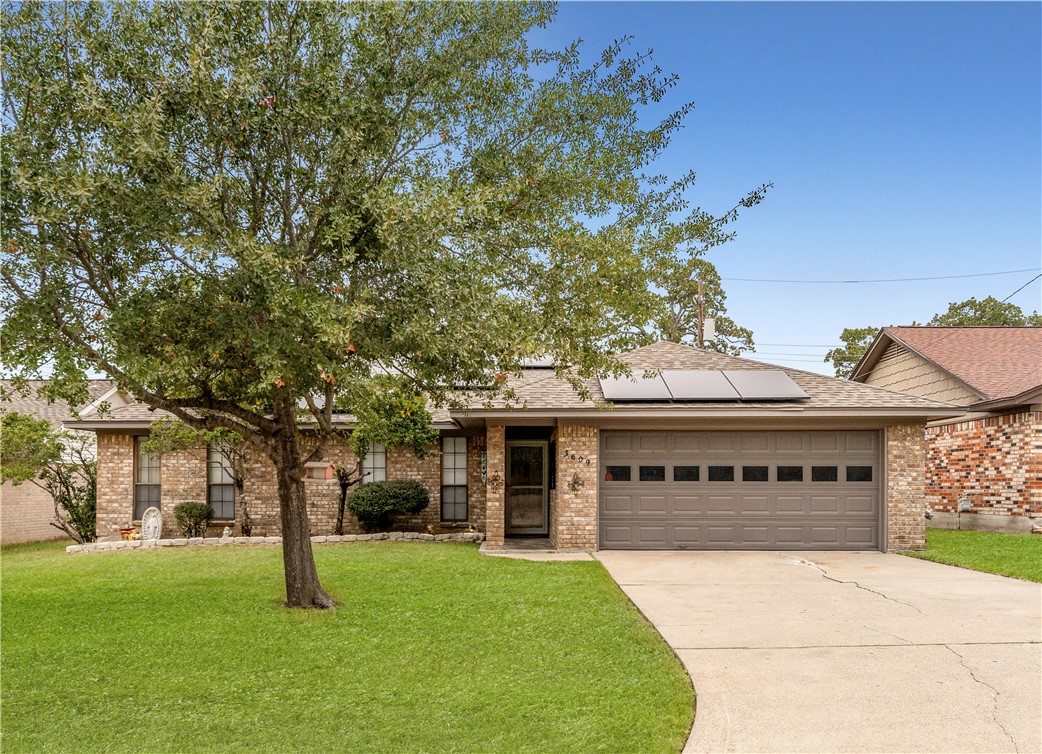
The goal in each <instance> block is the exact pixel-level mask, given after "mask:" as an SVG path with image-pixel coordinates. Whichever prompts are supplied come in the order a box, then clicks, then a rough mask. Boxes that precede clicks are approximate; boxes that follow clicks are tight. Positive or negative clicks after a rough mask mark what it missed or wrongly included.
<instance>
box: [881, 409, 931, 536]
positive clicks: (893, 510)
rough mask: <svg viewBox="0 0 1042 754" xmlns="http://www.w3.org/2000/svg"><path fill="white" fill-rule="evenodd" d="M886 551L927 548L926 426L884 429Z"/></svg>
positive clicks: (905, 425) (911, 425)
mask: <svg viewBox="0 0 1042 754" xmlns="http://www.w3.org/2000/svg"><path fill="white" fill-rule="evenodd" d="M886 501H887V511H886V518H887V526H886V545H887V549H888V550H923V549H925V548H926V518H925V516H924V509H925V508H926V426H925V424H899V425H893V426H890V427H887V428H886Z"/></svg>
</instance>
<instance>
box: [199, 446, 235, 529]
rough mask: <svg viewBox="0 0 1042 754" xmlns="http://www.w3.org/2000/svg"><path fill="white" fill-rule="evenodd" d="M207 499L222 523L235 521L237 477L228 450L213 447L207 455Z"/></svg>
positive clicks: (214, 514)
mask: <svg viewBox="0 0 1042 754" xmlns="http://www.w3.org/2000/svg"><path fill="white" fill-rule="evenodd" d="M206 499H207V502H208V503H210V507H211V508H213V517H214V518H215V519H218V520H221V521H232V520H234V519H235V476H234V474H232V462H231V459H230V458H229V457H228V451H227V449H226V448H222V447H221V446H219V445H211V446H210V447H209V448H208V449H207V454H206Z"/></svg>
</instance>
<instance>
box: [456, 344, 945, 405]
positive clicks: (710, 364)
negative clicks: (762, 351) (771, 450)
mask: <svg viewBox="0 0 1042 754" xmlns="http://www.w3.org/2000/svg"><path fill="white" fill-rule="evenodd" d="M619 358H620V360H621V361H623V362H625V363H626V364H628V365H629V366H630V368H631V370H632V371H633V373H634V375H639V374H640V373H642V372H643V371H645V370H660V369H734V370H747V369H750V370H751V369H759V370H764V369H771V370H779V371H782V372H784V373H785V374H787V375H788V376H789V377H790V378H791V379H792V381H793V382H795V383H796V384H797V385H799V386H800V387H801V388H803V390H804V391H805V392H806V393H807V394H808V395H809V396H810V398H809V399H808V400H802V401H799V402H797V405H800V406H804V407H807V408H812V409H814V408H827V409H858V408H864V409H929V410H937V409H943V408H948V407H949V406H948V404H946V403H941V402H939V401H934V400H930V399H927V398H918V397H916V396H912V395H906V394H904V393H897V392H893V391H890V390H883V389H881V388H876V387H871V386H869V385H862V384H860V383H857V382H850V381H848V380H842V379H838V378H836V377H826V376H825V375H821V374H815V373H813V372H805V371H802V370H799V369H787V368H785V367H780V366H777V365H775V364H767V363H764V362H760V361H753V360H751V359H743V358H739V357H736V356H727V355H725V354H720V353H716V352H714V351H705V350H702V349H699V348H695V347H693V346H688V345H684V344H681V343H668V342H665V341H660V342H658V343H653V344H651V345H648V346H644V347H642V348H638V349H636V350H633V351H630V352H629V353H626V354H622V355H621V356H620V357H619ZM507 384H508V386H509V387H511V388H513V389H514V392H515V393H516V394H517V399H518V401H519V402H521V403H523V404H525V405H527V407H528V408H529V409H555V408H559V409H590V408H595V407H596V406H597V405H599V404H604V403H606V401H605V399H604V394H603V393H602V392H601V387H600V383H599V382H598V380H596V379H590V380H584V384H585V386H586V388H587V389H588V390H589V391H590V398H591V400H589V401H583V400H582V399H581V398H580V397H579V396H578V395H577V394H576V393H575V391H573V390H572V388H571V386H570V385H569V384H568V381H567V380H565V379H562V378H559V377H557V376H556V374H554V372H553V371H552V370H549V369H538V370H536V369H533V370H526V371H525V372H524V373H523V374H522V376H521V377H520V378H519V379H518V378H513V379H510V380H508V382H507ZM613 405H615V406H616V407H625V406H641V407H643V408H649V409H653V408H654V407H656V406H663V407H670V408H672V409H674V410H675V409H676V408H677V407H678V406H689V407H692V408H734V407H735V406H736V405H740V406H742V407H744V408H750V409H755V408H770V409H776V408H778V406H779V402H778V401H760V402H754V401H748V402H747V401H742V402H741V403H737V404H736V403H735V402H701V401H700V402H698V403H681V402H677V403H666V404H663V403H647V402H641V403H622V402H616V403H614V404H613ZM493 407H496V408H506V407H507V404H506V402H505V401H503V400H496V401H495V402H494V403H493ZM472 410H473V411H480V410H481V407H480V406H479V405H474V406H473V407H472Z"/></svg>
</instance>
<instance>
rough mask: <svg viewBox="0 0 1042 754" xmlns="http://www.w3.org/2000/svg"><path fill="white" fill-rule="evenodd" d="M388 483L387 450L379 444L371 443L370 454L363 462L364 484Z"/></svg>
mask: <svg viewBox="0 0 1042 754" xmlns="http://www.w3.org/2000/svg"><path fill="white" fill-rule="evenodd" d="M385 481H387V449H386V448H384V446H383V445H381V444H380V443H378V442H371V443H369V452H368V453H367V454H366V457H365V460H364V461H362V484H369V483H370V482H385Z"/></svg>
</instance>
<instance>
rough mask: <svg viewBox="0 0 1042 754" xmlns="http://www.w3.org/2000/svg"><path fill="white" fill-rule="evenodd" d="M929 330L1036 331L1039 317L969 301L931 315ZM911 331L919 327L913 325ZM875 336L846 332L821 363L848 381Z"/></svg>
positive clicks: (870, 331) (1041, 322) (988, 301)
mask: <svg viewBox="0 0 1042 754" xmlns="http://www.w3.org/2000/svg"><path fill="white" fill-rule="evenodd" d="M926 325H927V326H929V327H1040V326H1042V315H1039V313H1038V312H1032V313H1031V314H1026V313H1025V312H1024V311H1023V310H1022V309H1021V308H1020V307H1019V306H1017V305H1016V304H1010V303H1006V302H1003V301H999V300H998V299H996V298H994V297H992V296H988V297H986V298H983V299H979V300H978V299H976V298H970V299H967V300H966V301H960V302H957V303H951V304H949V305H948V310H947V311H946V312H944V313H943V314H935V315H934V316H933V318H932V319H931V320H930V321H929V322H927V323H926ZM912 326H913V327H916V326H920V325H919V323H917V322H913V323H912ZM878 332H879V328H877V327H857V328H847V329H845V330H844V331H843V332H842V333H841V334H840V336H839V339H840V340H841V341H843V346H842V347H841V348H834V349H832V350H831V351H829V352H828V353H826V354H825V361H828V362H832V366H833V368H834V369H835V370H836V376H837V377H850V375H851V374H853V373H854V368H855V367H856V366H857V365H858V363H859V362H860V361H861V359H862V358H864V355H865V352H866V351H868V348H869V346H871V345H872V343H873V341H874V340H875V338H876V333H878Z"/></svg>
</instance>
